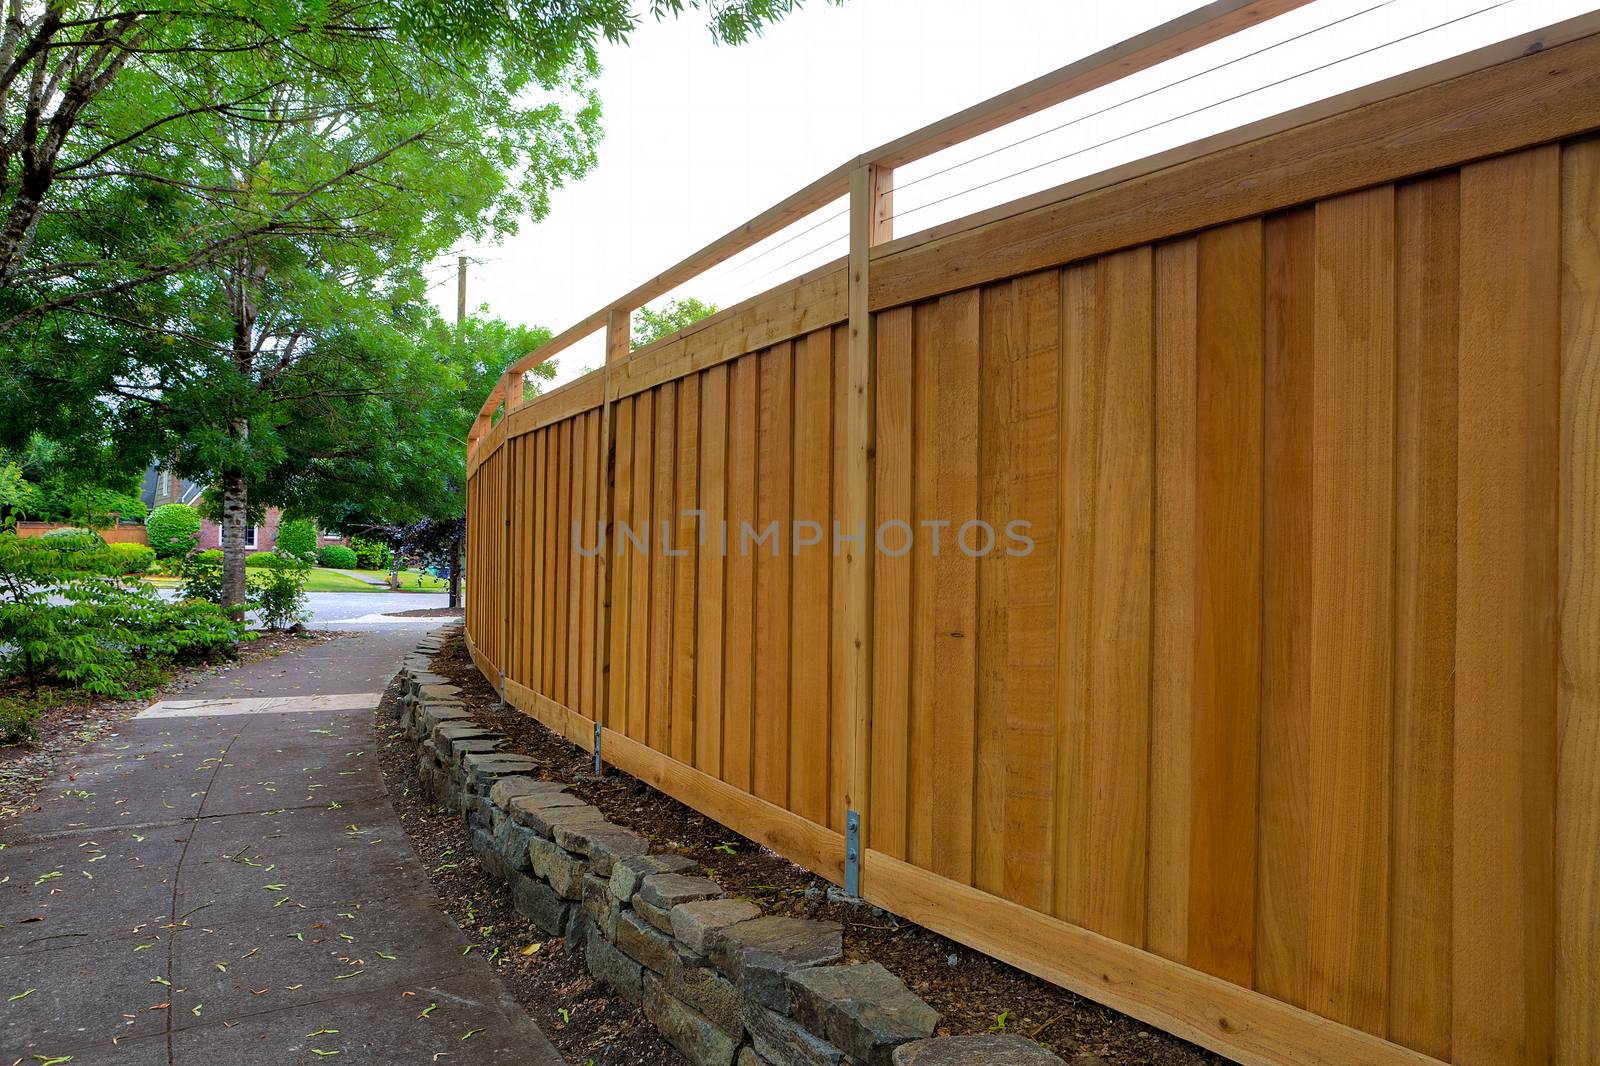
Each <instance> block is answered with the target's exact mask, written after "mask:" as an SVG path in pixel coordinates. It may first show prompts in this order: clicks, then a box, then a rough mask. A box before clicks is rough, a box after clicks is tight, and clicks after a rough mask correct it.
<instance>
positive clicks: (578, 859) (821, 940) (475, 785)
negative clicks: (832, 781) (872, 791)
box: [400, 638, 1061, 1066]
mask: <svg viewBox="0 0 1600 1066" xmlns="http://www.w3.org/2000/svg"><path fill="white" fill-rule="evenodd" d="M438 646H439V639H438V638H433V639H430V640H428V641H424V642H423V644H421V645H419V646H418V652H417V653H416V654H414V655H412V656H409V657H408V658H407V660H406V662H405V665H404V667H403V669H402V677H403V679H404V695H403V697H402V700H401V711H400V720H401V724H402V726H403V727H404V730H405V733H406V736H407V737H409V738H410V739H411V740H412V741H413V742H414V743H415V744H416V745H417V749H418V763H417V771H418V777H419V779H420V781H421V783H422V789H423V792H424V794H425V795H426V796H428V797H429V798H430V799H431V800H433V801H434V802H436V803H438V804H440V805H441V806H444V807H446V808H447V809H450V810H455V811H459V812H460V814H461V815H462V817H463V819H464V820H465V822H466V825H467V828H468V830H469V831H470V832H471V834H472V847H473V851H474V853H475V854H476V855H477V856H478V859H479V861H480V863H481V864H482V865H483V867H484V869H485V870H487V871H488V872H489V873H491V874H492V875H493V876H494V877H496V878H498V879H500V880H503V881H505V882H506V884H507V886H508V887H509V888H510V891H511V895H512V900H513V902H514V904H515V906H516V909H517V911H518V912H519V913H521V914H522V915H523V916H524V917H526V918H527V919H528V920H529V921H531V922H533V924H534V925H536V926H537V927H538V928H540V929H541V930H543V931H544V932H545V933H547V934H549V935H551V936H560V937H566V938H567V941H568V943H569V944H571V945H573V946H575V947H576V946H579V945H581V946H582V947H583V950H584V952H585V958H586V960H587V965H588V968H589V972H590V974H591V975H592V976H593V977H594V978H595V980H597V981H599V982H601V983H603V984H605V985H608V986H610V987H611V988H613V989H615V990H616V991H617V992H618V993H619V994H620V995H622V996H623V997H625V998H626V999H628V1000H630V1001H631V1002H633V1003H635V1004H637V1005H638V1006H639V1007H640V1008H641V1009H642V1010H643V1012H644V1014H645V1017H646V1018H648V1019H649V1020H650V1022H651V1024H652V1025H654V1026H655V1027H656V1028H657V1029H658V1030H659V1031H660V1032H661V1033H662V1034H664V1035H665V1036H666V1037H667V1039H668V1040H670V1041H671V1042H672V1044H673V1045H674V1046H675V1047H676V1048H677V1049H678V1050H679V1051H680V1052H681V1053H682V1054H683V1056H684V1057H685V1058H687V1059H688V1060H689V1061H690V1062H692V1063H694V1064H695V1066H821V1064H827V1066H844V1064H851V1066H896V1064H911V1063H916V1064H918V1066H939V1064H951V1066H955V1064H963V1063H967V1062H977V1061H985V1062H993V1063H1001V1062H1004V1063H1012V1062H1015V1063H1019V1064H1020V1063H1024V1062H1025V1063H1028V1064H1030V1066H1032V1064H1034V1063H1040V1064H1046V1063H1052V1062H1053V1063H1060V1062H1061V1060H1060V1059H1058V1058H1056V1057H1055V1056H1053V1055H1050V1054H1049V1053H1048V1052H1046V1051H1044V1050H1043V1049H1042V1048H1040V1047H1039V1046H1038V1045H1037V1044H1035V1043H1033V1042H1032V1041H1029V1040H1024V1039H1022V1038H1019V1037H1010V1036H1006V1037H997V1036H988V1037H984V1038H982V1042H981V1044H980V1045H977V1046H974V1045H972V1044H971V1043H970V1041H969V1042H967V1043H963V1041H964V1040H968V1038H945V1039H932V1037H933V1032H934V1029H935V1028H936V1027H937V1025H938V1022H939V1015H938V1014H937V1013H936V1012H935V1011H934V1010H933V1008H932V1007H930V1006H928V1005H927V1004H926V1003H924V1002H923V1001H922V1000H921V999H919V998H918V997H917V996H916V995H914V994H913V993H912V992H911V990H910V989H908V988H906V986H905V985H904V984H903V983H902V982H901V981H900V980H899V979H898V978H896V977H895V976H894V975H893V974H891V973H890V972H889V971H888V970H886V969H884V968H883V967H882V966H880V965H878V964H876V963H864V964H845V963H843V962H842V959H843V935H842V934H843V931H842V929H841V928H840V926H839V925H838V924H837V923H834V922H819V921H811V920H808V919H803V918H793V917H788V916H783V915H763V914H762V913H761V911H760V908H759V907H757V906H756V905H755V904H753V903H749V902H747V901H743V900H736V899H729V898H727V897H726V896H725V895H724V893H723V891H722V888H721V886H719V885H718V884H717V883H716V882H715V881H713V880H711V879H710V878H707V877H703V876H701V875H700V873H699V870H698V867H697V866H696V864H695V863H694V862H693V861H692V860H690V859H688V858H686V857H684V856H681V855H673V854H664V853H656V854H652V853H651V852H650V849H649V844H648V842H647V841H646V840H645V839H644V838H643V837H641V836H639V835H638V834H637V833H634V832H632V831H630V830H628V829H625V828H623V827H621V826H618V825H615V824H613V823H611V822H609V821H607V820H606V818H605V816H604V815H603V814H602V813H601V812H600V810H599V809H598V808H596V807H594V806H591V805H590V804H588V803H586V802H584V801H583V800H582V799H581V798H579V797H577V796H574V795H572V794H571V793H569V792H567V791H566V789H567V786H566V785H565V784H563V783H561V782H557V781H549V780H543V779H541V778H540V776H539V774H540V766H539V764H538V763H537V762H536V761H535V760H533V759H530V758H528V757H526V756H522V755H517V754H514V753H511V752H508V751H507V750H506V740H505V738H504V737H503V736H501V735H500V734H498V733H496V732H495V731H493V730H490V729H486V728H484V727H482V726H480V725H479V724H478V723H477V722H476V721H475V720H474V719H473V718H472V716H471V715H470V714H468V713H467V711H466V709H465V707H464V706H463V705H462V703H461V699H460V694H459V691H458V690H457V689H456V687H455V686H453V685H451V684H450V683H449V682H448V681H447V680H446V679H445V678H443V677H440V676H438V675H436V674H433V673H431V671H430V669H429V668H430V666H431V656H432V655H433V654H434V653H435V652H437V650H438ZM970 1052H976V1053H978V1054H981V1055H983V1056H986V1057H985V1058H983V1059H982V1060H979V1059H976V1058H973V1057H971V1054H969V1053H970ZM1041 1056H1043V1057H1041Z"/></svg>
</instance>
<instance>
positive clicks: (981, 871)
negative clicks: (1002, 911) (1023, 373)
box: [972, 282, 1017, 896]
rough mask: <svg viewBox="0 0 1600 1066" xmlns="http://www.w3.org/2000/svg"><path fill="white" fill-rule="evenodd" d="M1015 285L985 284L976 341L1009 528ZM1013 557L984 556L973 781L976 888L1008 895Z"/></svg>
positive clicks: (984, 443)
mask: <svg viewBox="0 0 1600 1066" xmlns="http://www.w3.org/2000/svg"><path fill="white" fill-rule="evenodd" d="M1013 290H1014V285H1013V283H1012V282H1005V283H1003V284H1000V285H991V286H988V287H987V288H985V289H983V290H982V293H981V297H980V298H981V301H982V302H981V305H980V307H979V319H980V323H981V328H982V330H983V335H982V338H981V340H980V342H979V345H978V351H977V360H978V463H979V467H978V513H977V515H976V517H978V518H979V519H981V520H982V521H984V522H985V523H987V524H988V527H989V528H990V529H995V528H999V527H1003V526H1004V525H1005V524H1006V522H1007V521H1009V519H1010V517H1011V511H1012V508H1013V506H1014V499H1013V494H1012V476H1013V471H1014V470H1015V469H1016V467H1015V463H1016V454H1015V447H1014V444H1013V441H1012V432H1013V426H1014V419H1013V416H1012V396H1013V394H1014V392H1015V391H1016V388H1017V383H1016V381H1015V380H1014V379H1013V365H1014V363H1015V362H1016V361H1017V352H1016V347H1017V346H1016V341H1015V339H1014V337H1013V335H1012V330H1013V329H1014V321H1013V319H1014V317H1015V316H1014V311H1013V307H1014V299H1015V296H1014V291H1013ZM1009 568H1010V560H1009V559H1007V558H1006V556H1005V555H1004V554H1003V553H1000V552H992V553H990V554H989V555H987V556H986V557H984V558H982V559H979V560H978V566H977V570H978V574H977V578H978V627H977V633H979V634H981V637H980V638H978V640H977V657H978V695H977V708H976V710H977V730H976V732H977V745H976V756H977V758H976V761H977V777H976V779H975V781H974V782H973V785H974V797H973V807H974V811H973V823H974V824H973V837H974V847H973V878H972V884H973V887H974V888H981V889H983V891H985V892H991V893H993V894H995V895H997V896H999V895H1004V894H1005V865H1006V855H1005V847H1006V831H1005V827H1006V785H1007V780H1006V765H1005V760H1006V754H1007V752H1006V721H1005V716H1006V714H1007V713H1008V712H1010V711H1013V710H1015V709H1016V708H1015V705H1014V704H1013V702H1012V701H1011V700H1008V699H1007V698H1006V697H1007V692H1006V683H1007V678H1008V676H1009V673H1010V665H1011V664H1010V661H1009V660H1010V647H1011V644H1010V640H1009V639H1008V638H1009V633H1008V629H1009V625H1010V610H1009V608H1010V604H1009V603H1008V602H1007V591H1008V581H1007V576H1008V570H1009Z"/></svg>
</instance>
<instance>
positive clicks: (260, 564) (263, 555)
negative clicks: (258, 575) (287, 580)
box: [244, 552, 283, 570]
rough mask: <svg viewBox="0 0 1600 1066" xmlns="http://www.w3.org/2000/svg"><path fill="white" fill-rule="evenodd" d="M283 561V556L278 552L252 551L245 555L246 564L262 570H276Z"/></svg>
mask: <svg viewBox="0 0 1600 1066" xmlns="http://www.w3.org/2000/svg"><path fill="white" fill-rule="evenodd" d="M282 562H283V557H282V556H280V555H279V554H278V553H277V552H251V553H250V554H249V555H246V556H245V557H244V565H245V566H247V567H252V566H253V567H256V568H257V569H261V570H276V569H277V568H278V567H279V565H280V564H281V563H282Z"/></svg>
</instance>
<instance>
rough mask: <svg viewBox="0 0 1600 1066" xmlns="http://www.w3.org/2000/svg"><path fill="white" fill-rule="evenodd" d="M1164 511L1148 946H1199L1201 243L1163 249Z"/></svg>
mask: <svg viewBox="0 0 1600 1066" xmlns="http://www.w3.org/2000/svg"><path fill="white" fill-rule="evenodd" d="M1154 271H1155V276H1154V285H1155V297H1154V299H1155V315H1156V320H1155V353H1154V358H1155V397H1154V405H1155V464H1156V465H1155V481H1154V485H1153V489H1154V493H1155V515H1154V532H1153V534H1152V536H1153V547H1154V552H1155V560H1154V573H1153V579H1152V580H1153V599H1152V603H1151V626H1152V633H1151V648H1152V661H1151V679H1150V815H1149V818H1150V870H1149V888H1148V896H1149V898H1148V902H1147V904H1146V908H1145V945H1146V947H1148V948H1149V949H1150V950H1151V951H1154V952H1156V953H1158V954H1160V955H1164V956H1166V957H1167V958H1169V959H1172V960H1174V961H1176V962H1183V961H1185V960H1186V959H1187V958H1188V954H1189V943H1188V941H1189V865H1190V847H1189V838H1190V832H1191V822H1192V820H1193V784H1194V782H1193V780H1192V778H1191V776H1190V768H1191V766H1192V746H1193V744H1192V734H1193V725H1194V721H1193V719H1194V707H1193V701H1192V690H1193V684H1194V641H1195V627H1194V614H1195V595H1194V589H1195V566H1196V562H1195V478H1196V459H1195V399H1196V395H1197V394H1196V381H1195V355H1196V333H1195V330H1196V313H1197V308H1198V296H1197V292H1196V288H1197V285H1198V271H1197V267H1196V241H1195V239H1194V238H1192V237H1190V238H1185V239H1183V240H1179V241H1173V242H1171V243H1168V244H1164V245H1160V246H1158V247H1157V248H1156V251H1155V266H1154Z"/></svg>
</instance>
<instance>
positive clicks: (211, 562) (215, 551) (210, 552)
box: [190, 548, 222, 566]
mask: <svg viewBox="0 0 1600 1066" xmlns="http://www.w3.org/2000/svg"><path fill="white" fill-rule="evenodd" d="M190 558H191V559H194V560H196V561H198V562H202V563H205V564H207V565H208V566H221V565H222V549H221V548H207V549H206V550H205V551H203V552H195V553H194V554H193V555H191V556H190Z"/></svg>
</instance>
